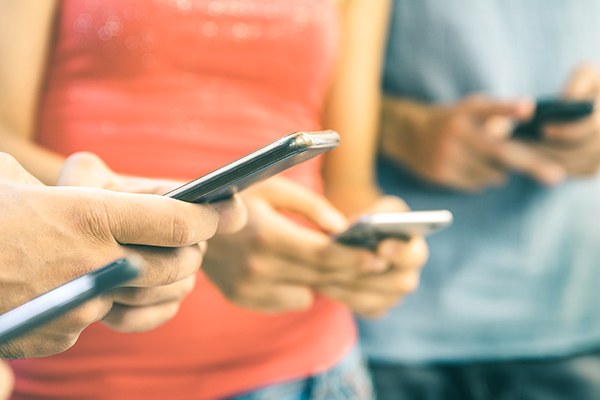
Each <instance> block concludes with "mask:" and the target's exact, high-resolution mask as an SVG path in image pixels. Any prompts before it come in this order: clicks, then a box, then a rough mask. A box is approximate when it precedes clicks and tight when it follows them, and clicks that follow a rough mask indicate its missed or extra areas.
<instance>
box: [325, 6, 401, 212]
mask: <svg viewBox="0 0 600 400" xmlns="http://www.w3.org/2000/svg"><path fill="white" fill-rule="evenodd" d="M389 8H390V4H389V2H388V1H377V2H373V1H371V0H348V1H346V2H345V3H344V10H343V12H344V41H343V48H342V57H341V60H340V65H339V69H338V71H337V76H336V79H335V82H334V85H333V87H332V89H331V92H330V97H329V101H328V105H327V109H326V113H325V125H326V126H327V127H329V128H331V129H335V130H336V131H338V132H339V133H340V135H341V138H342V144H341V145H340V147H339V148H338V149H336V150H334V151H333V152H331V153H329V154H328V155H327V158H326V163H325V167H324V171H323V174H324V180H325V194H326V196H327V197H328V198H329V199H330V200H331V201H332V202H333V203H334V204H335V205H336V206H337V207H339V208H340V210H342V211H343V212H344V213H346V214H347V215H351V214H355V213H357V212H359V211H361V210H363V209H364V208H366V207H368V206H370V205H371V204H372V203H373V202H374V201H376V199H377V198H378V197H379V189H378V188H377V186H376V183H375V153H376V148H377V124H378V115H379V107H380V96H381V94H380V89H379V85H380V74H381V68H382V59H383V47H384V43H385V36H386V32H387V19H388V16H389Z"/></svg>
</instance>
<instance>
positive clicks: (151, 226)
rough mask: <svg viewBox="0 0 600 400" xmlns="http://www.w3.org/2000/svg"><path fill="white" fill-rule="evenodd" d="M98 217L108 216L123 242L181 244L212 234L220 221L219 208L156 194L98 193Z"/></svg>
mask: <svg viewBox="0 0 600 400" xmlns="http://www.w3.org/2000/svg"><path fill="white" fill-rule="evenodd" d="M97 194H98V196H97V198H96V199H95V203H94V204H93V205H94V206H95V207H97V209H98V211H97V213H100V215H92V219H93V221H91V223H98V222H97V221H94V219H98V218H99V219H100V220H101V221H104V220H106V221H107V223H108V226H109V229H110V232H111V234H112V235H113V237H114V238H115V240H116V241H117V242H119V243H121V244H137V245H147V246H162V247H181V246H189V245H193V244H196V243H199V242H202V241H205V240H207V239H209V238H211V237H212V236H213V235H214V234H215V232H216V230H217V224H218V214H217V212H216V211H215V210H214V209H213V208H212V207H211V206H208V205H202V204H190V203H185V202H182V201H178V200H174V199H169V198H166V197H162V196H153V195H133V194H121V193H110V196H108V195H107V194H106V193H100V192H98V193H97Z"/></svg>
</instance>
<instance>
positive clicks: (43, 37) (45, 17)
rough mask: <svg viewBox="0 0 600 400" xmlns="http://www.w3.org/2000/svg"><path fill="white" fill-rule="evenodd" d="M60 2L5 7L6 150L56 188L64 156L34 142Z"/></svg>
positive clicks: (1, 48)
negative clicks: (48, 53) (47, 62)
mask: <svg viewBox="0 0 600 400" xmlns="http://www.w3.org/2000/svg"><path fill="white" fill-rule="evenodd" d="M57 5H58V2H57V1H56V0H47V1H38V0H23V1H3V2H0V60H3V61H2V62H1V63H0V151H2V152H6V153H9V154H12V155H13V156H14V157H15V158H16V159H17V160H18V161H19V162H20V163H21V164H22V165H23V166H24V167H25V169H27V170H28V171H30V172H31V173H33V175H35V176H36V177H38V178H39V179H40V180H41V181H42V182H44V183H45V184H52V185H53V184H55V183H56V180H57V179H58V174H59V171H60V167H61V165H62V161H63V157H62V156H60V155H58V154H56V153H53V152H51V151H49V150H46V149H44V148H42V147H40V146H38V145H36V144H34V143H33V141H32V138H33V134H34V129H35V116H36V111H37V110H36V107H37V105H38V97H39V92H40V87H41V85H42V82H43V79H44V69H45V66H46V57H47V52H48V47H49V43H50V37H51V32H52V27H53V25H54V22H55V21H54V20H55V14H56V7H57Z"/></svg>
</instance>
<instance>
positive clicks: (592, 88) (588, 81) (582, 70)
mask: <svg viewBox="0 0 600 400" xmlns="http://www.w3.org/2000/svg"><path fill="white" fill-rule="evenodd" d="M598 92H600V74H599V73H598V68H597V67H596V66H595V65H593V64H584V65H582V66H580V67H579V68H577V69H576V70H575V72H574V73H573V75H572V76H571V77H570V78H569V81H568V82H567V84H566V85H565V87H564V89H563V93H562V95H563V97H565V98H568V99H582V100H585V99H589V98H591V97H596V96H597V94H598Z"/></svg>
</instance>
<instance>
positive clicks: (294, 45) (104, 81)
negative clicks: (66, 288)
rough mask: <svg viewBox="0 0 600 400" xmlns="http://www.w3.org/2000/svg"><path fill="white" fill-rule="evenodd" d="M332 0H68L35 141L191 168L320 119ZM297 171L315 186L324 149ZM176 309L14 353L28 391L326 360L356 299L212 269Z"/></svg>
mask: <svg viewBox="0 0 600 400" xmlns="http://www.w3.org/2000/svg"><path fill="white" fill-rule="evenodd" d="M339 29H340V27H339V21H338V11H337V7H336V6H335V5H334V4H332V3H330V2H328V1H325V0H253V1H250V0H248V1H233V0H227V1H226V0H212V1H209V0H193V1H192V0H188V1H170V0H155V1H152V2H150V1H141V0H127V1H122V0H87V1H85V2H84V1H75V0H65V1H64V2H63V4H62V10H61V20H60V25H59V30H58V39H57V42H56V44H55V47H54V49H53V56H52V59H51V62H50V67H49V71H48V80H47V87H46V90H45V92H44V94H43V97H42V102H41V108H40V120H39V121H40V122H39V134H38V141H39V142H40V143H41V144H43V145H45V146H47V147H50V148H52V149H54V150H56V151H59V152H61V153H63V154H70V153H72V152H75V151H80V150H89V151H93V152H96V153H97V154H99V155H100V156H101V157H102V158H103V159H105V160H106V161H107V163H108V164H109V165H110V166H111V167H112V168H113V169H115V170H116V171H119V172H124V173H129V174H137V175H143V176H150V177H169V178H177V179H192V178H196V177H198V176H200V175H202V174H204V173H207V172H210V171H211V170H214V169H216V168H217V167H219V166H221V165H224V164H225V163H227V162H229V161H232V160H234V159H236V158H238V157H240V156H242V155H244V154H247V153H249V152H250V151H252V150H254V149H257V148H259V147H261V146H263V145H265V144H267V143H269V142H271V141H272V140H274V139H276V138H278V137H280V136H283V135H284V134H287V133H290V132H293V131H299V130H309V131H310V130H318V129H321V123H320V116H321V112H322V109H323V105H324V98H325V95H326V91H327V87H328V84H329V82H330V79H331V74H332V70H333V67H334V62H335V55H336V52H337V48H338V44H339V37H338V35H339ZM288 176H289V177H290V178H292V179H295V180H297V181H299V182H301V183H303V184H304V185H307V186H309V187H310V188H312V189H314V190H320V184H321V183H320V178H319V162H318V160H317V161H315V162H312V163H305V164H303V165H301V166H299V167H296V168H295V169H293V170H291V171H290V173H289V174H288ZM199 278H200V279H199V284H198V285H197V287H196V289H195V291H194V292H193V293H192V294H191V295H190V296H188V298H186V300H185V301H184V303H183V305H182V308H181V310H180V312H179V314H178V316H177V317H176V318H174V319H173V320H172V321H170V322H168V323H167V324H165V325H163V326H161V327H160V328H158V329H156V330H155V331H152V332H148V333H143V334H120V333H117V332H114V331H111V330H109V329H107V328H105V327H104V326H103V325H100V324H94V325H93V326H91V327H90V328H88V329H87V330H86V331H84V333H83V334H82V335H81V337H80V339H79V342H78V343H77V344H76V345H75V346H74V347H73V348H72V349H71V350H69V351H67V352H65V353H63V354H60V355H57V356H54V357H48V358H44V359H32V360H22V361H18V362H14V363H13V367H14V368H15V370H16V373H17V386H16V395H15V398H17V399H24V398H60V399H65V398H97V399H111V400H114V399H136V398H140V399H141V398H143V399H164V398H169V399H177V398H181V399H190V398H194V399H210V398H217V397H222V396H226V395H231V394H235V393H238V392H242V391H246V390H250V389H252V388H254V387H259V386H263V385H266V384H269V383H273V382H276V381H281V380H285V379H291V378H299V377H304V376H307V375H310V374H313V373H318V372H320V371H323V370H325V369H327V368H329V367H331V366H332V365H334V364H335V363H336V362H337V361H338V360H340V359H341V358H342V357H343V356H344V354H345V353H346V352H347V351H349V349H350V348H351V346H352V345H353V343H354V328H353V324H352V321H351V317H350V315H349V313H348V311H347V310H346V309H345V308H344V307H342V306H341V305H339V304H337V303H333V302H331V301H328V300H325V299H323V298H319V299H318V300H317V301H316V303H315V304H314V306H313V308H312V309H311V310H309V311H307V312H303V313H289V314H284V315H280V316H263V315H260V314H257V313H252V312H248V311H243V310H241V309H239V308H237V307H234V306H232V305H230V304H229V303H228V302H227V301H226V300H225V299H224V298H223V297H222V296H221V295H220V294H219V293H218V291H217V290H216V289H215V288H214V287H213V286H212V285H211V284H210V283H209V282H208V281H206V279H205V278H204V277H203V276H200V277H199Z"/></svg>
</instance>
